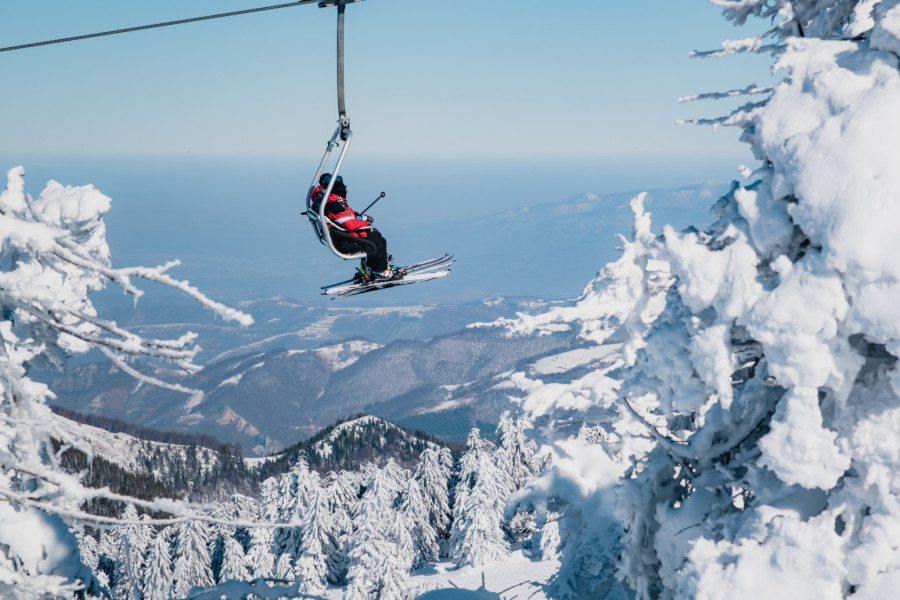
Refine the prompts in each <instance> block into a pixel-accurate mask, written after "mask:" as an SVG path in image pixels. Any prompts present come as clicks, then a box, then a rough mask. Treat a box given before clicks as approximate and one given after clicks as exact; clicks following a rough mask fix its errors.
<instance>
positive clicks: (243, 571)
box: [219, 537, 250, 581]
mask: <svg viewBox="0 0 900 600" xmlns="http://www.w3.org/2000/svg"><path fill="white" fill-rule="evenodd" d="M223 546H224V552H223V553H222V566H221V567H220V569H219V581H229V580H235V581H249V580H250V570H249V569H248V568H247V557H246V555H245V554H244V547H243V546H242V545H241V543H240V542H239V541H237V540H236V539H235V538H233V537H226V538H224V541H223Z"/></svg>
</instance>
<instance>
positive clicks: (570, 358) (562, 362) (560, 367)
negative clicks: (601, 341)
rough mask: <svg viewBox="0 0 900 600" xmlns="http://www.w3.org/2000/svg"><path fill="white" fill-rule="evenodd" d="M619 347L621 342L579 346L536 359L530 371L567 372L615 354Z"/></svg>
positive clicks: (539, 372)
mask: <svg viewBox="0 0 900 600" xmlns="http://www.w3.org/2000/svg"><path fill="white" fill-rule="evenodd" d="M619 349H620V345H619V344H606V345H604V346H594V347H591V348H578V349H576V350H570V351H568V352H561V353H559V354H554V355H553V356H548V357H546V358H542V359H540V360H538V361H536V362H535V363H534V364H533V365H531V367H530V368H529V371H530V373H531V374H532V375H535V376H540V375H551V374H555V373H565V372H566V371H571V370H572V369H575V368H577V367H582V366H586V365H589V364H591V363H592V362H594V361H597V360H601V359H604V358H608V357H610V356H613V355H615V354H616V352H617V351H618V350H619Z"/></svg>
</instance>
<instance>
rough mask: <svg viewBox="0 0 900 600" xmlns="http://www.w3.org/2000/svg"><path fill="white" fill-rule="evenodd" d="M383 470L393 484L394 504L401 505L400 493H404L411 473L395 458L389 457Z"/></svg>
mask: <svg viewBox="0 0 900 600" xmlns="http://www.w3.org/2000/svg"><path fill="white" fill-rule="evenodd" d="M382 471H383V472H384V475H385V476H386V477H387V480H388V482H389V483H390V485H391V489H392V490H393V493H394V498H395V502H394V504H395V506H397V505H399V499H400V494H401V493H403V489H404V488H405V487H406V481H407V480H408V479H409V477H410V474H409V472H408V471H407V470H406V469H403V468H401V467H400V466H399V465H398V464H397V463H396V462H395V461H394V459H393V458H389V459H388V461H387V463H385V465H384V467H382Z"/></svg>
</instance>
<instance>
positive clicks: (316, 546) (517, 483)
mask: <svg viewBox="0 0 900 600" xmlns="http://www.w3.org/2000/svg"><path fill="white" fill-rule="evenodd" d="M529 426H530V423H529V422H528V421H527V419H523V418H518V419H513V418H510V417H504V418H503V419H502V421H501V423H500V425H499V427H498V429H497V443H496V444H494V443H492V442H491V441H489V440H487V439H485V438H483V437H481V435H480V433H479V431H478V430H477V429H473V430H472V432H471V434H470V435H469V439H468V441H467V446H466V451H465V452H464V453H463V454H462V455H461V456H460V458H459V460H458V461H456V462H454V460H453V457H452V455H451V453H450V451H449V450H448V449H446V448H441V449H438V448H437V447H429V448H427V449H425V450H424V451H423V452H422V453H421V456H420V458H419V462H418V463H417V464H416V465H415V468H413V469H411V470H406V469H402V468H400V467H399V466H397V465H396V463H394V462H393V461H388V463H387V464H386V465H385V466H384V467H383V468H377V467H374V466H370V467H369V468H367V469H363V470H361V471H351V470H341V471H332V472H330V473H328V474H327V475H325V476H321V475H320V474H319V473H318V472H316V471H314V470H311V469H310V468H309V467H308V465H307V464H306V463H305V462H302V461H301V462H299V463H298V464H297V465H295V466H294V467H293V468H292V469H291V470H290V471H289V472H288V473H285V474H283V475H280V476H276V477H271V478H269V479H267V480H265V481H264V482H263V484H262V486H261V493H260V497H259V498H258V499H257V498H251V497H248V496H243V495H234V496H233V497H232V498H231V500H230V501H229V502H224V503H216V504H214V505H213V506H212V509H211V510H210V511H209V512H208V517H207V518H204V519H184V520H180V521H178V522H176V523H172V524H168V525H165V524H161V523H160V522H159V521H160V520H161V519H160V517H159V516H158V515H157V516H156V518H155V519H151V518H150V517H149V516H144V517H140V516H139V515H138V511H137V510H136V509H135V507H134V506H133V505H129V506H128V508H127V509H126V512H125V514H124V515H123V517H122V518H121V520H120V521H119V523H118V524H117V525H116V526H115V527H112V528H111V529H104V530H98V529H95V528H86V529H84V530H82V532H81V534H80V535H79V537H78V540H79V546H80V548H81V555H82V557H83V560H84V561H85V562H86V563H87V564H88V565H89V566H90V567H91V570H92V571H93V573H94V576H95V578H96V582H95V585H94V587H93V588H92V589H91V593H90V594H89V597H98V598H99V597H102V596H101V595H102V593H103V590H109V591H110V592H111V593H112V595H113V597H114V598H116V599H117V600H162V599H166V598H182V597H185V596H186V595H187V594H188V591H189V590H190V589H191V588H192V587H199V588H210V587H212V586H215V585H217V584H226V582H227V585H228V586H229V587H228V589H229V590H231V591H233V590H235V589H237V588H236V587H235V586H236V583H237V582H247V584H246V587H245V588H244V590H245V592H246V591H249V590H250V589H251V584H250V583H249V582H253V581H254V580H256V582H257V583H256V584H255V586H254V587H253V588H252V589H254V590H255V591H256V592H257V593H259V594H264V593H265V592H264V591H262V590H263V589H264V586H265V585H271V586H275V585H281V586H288V587H289V589H291V590H292V593H295V594H318V593H321V592H322V591H324V590H325V589H326V587H327V586H329V585H331V586H344V587H345V591H344V598H347V599H348V600H349V599H360V600H361V599H376V598H381V599H384V600H403V599H405V598H412V597H414V596H415V595H416V594H417V593H419V592H421V591H423V590H420V589H410V587H409V585H410V584H409V581H410V578H409V575H410V573H411V572H412V571H414V570H416V569H418V568H420V567H422V566H423V565H425V564H426V563H434V562H435V561H438V560H450V561H452V562H453V563H455V564H457V565H459V566H465V565H474V566H479V565H483V564H486V563H491V562H495V561H500V560H503V559H504V558H505V557H506V556H507V555H508V553H509V552H510V547H511V545H519V546H521V545H522V543H524V544H525V545H526V546H528V547H531V548H532V549H533V551H534V553H535V554H536V555H540V554H541V553H542V552H544V551H546V552H548V553H550V554H551V555H552V553H553V552H554V551H555V548H554V547H548V548H546V549H545V550H542V549H541V544H540V543H539V542H537V541H536V538H535V536H534V534H535V527H534V522H533V519H532V518H531V515H530V514H513V515H507V514H505V512H504V509H505V507H506V504H507V500H508V499H509V497H510V495H511V494H513V493H514V492H515V491H517V490H518V489H520V488H521V487H522V486H523V485H524V484H525V483H527V482H528V481H529V480H530V479H532V478H533V477H534V476H535V475H536V474H538V473H539V471H540V470H541V469H542V464H543V463H542V461H541V459H540V458H539V457H538V456H537V455H536V453H535V444H534V442H533V441H531V440H529V439H528V438H527V437H526V436H525V429H526V428H527V427H529ZM162 520H164V518H163V519H162ZM533 538H535V539H533ZM545 545H546V544H545ZM264 582H265V583H264Z"/></svg>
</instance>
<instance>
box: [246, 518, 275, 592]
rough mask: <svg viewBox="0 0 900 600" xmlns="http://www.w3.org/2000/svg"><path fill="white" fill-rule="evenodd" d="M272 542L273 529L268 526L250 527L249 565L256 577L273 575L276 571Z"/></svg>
mask: <svg viewBox="0 0 900 600" xmlns="http://www.w3.org/2000/svg"><path fill="white" fill-rule="evenodd" d="M270 522H274V521H270ZM272 544H273V532H272V530H271V529H269V528H268V527H251V528H250V548H249V549H248V550H247V566H248V568H249V569H250V573H251V575H253V577H254V578H257V577H272V576H273V574H274V573H275V554H274V553H273V552H272Z"/></svg>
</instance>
